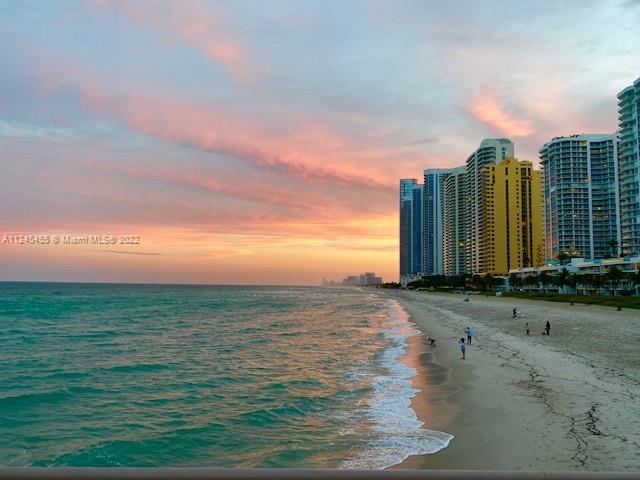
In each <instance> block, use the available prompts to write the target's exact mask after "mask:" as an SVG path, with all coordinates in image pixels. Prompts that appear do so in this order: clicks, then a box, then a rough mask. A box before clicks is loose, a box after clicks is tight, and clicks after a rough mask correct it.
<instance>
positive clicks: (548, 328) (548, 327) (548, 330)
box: [544, 320, 551, 336]
mask: <svg viewBox="0 0 640 480" xmlns="http://www.w3.org/2000/svg"><path fill="white" fill-rule="evenodd" d="M544 331H545V332H547V336H549V332H550V331H551V324H550V323H549V320H547V324H546V325H545V326H544Z"/></svg>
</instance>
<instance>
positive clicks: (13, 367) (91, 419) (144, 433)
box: [0, 283, 451, 469]
mask: <svg viewBox="0 0 640 480" xmlns="http://www.w3.org/2000/svg"><path fill="white" fill-rule="evenodd" d="M415 334H417V331H416V330H415V328H414V327H413V325H412V324H410V323H409V322H408V320H407V316H406V314H405V313H404V311H403V310H402V309H401V307H400V306H399V305H398V304H397V303H395V302H394V301H391V300H388V299H385V298H384V297H383V296H381V295H378V294H377V293H376V292H375V291H366V292H360V291H355V290H349V289H320V288H295V287H291V288H289V287H224V286H169V285H115V284H54V283H0V346H1V348H0V465H1V466H22V465H32V466H218V467H313V468H320V467H327V468H373V469H379V468H385V467H388V466H390V465H393V464H397V463H399V462H401V461H402V460H403V459H404V458H406V457H407V456H408V455H410V454H422V453H433V452H435V451H437V450H440V449H441V448H444V447H445V446H446V445H447V443H448V442H449V440H450V439H451V436H450V435H448V434H446V433H443V432H436V431H431V430H427V429H426V428H425V426H423V425H422V424H421V422H419V421H418V419H417V418H416V416H415V413H414V412H413V410H411V408H410V400H411V398H412V397H413V396H414V395H415V393H416V392H415V390H414V389H413V388H412V387H411V380H410V379H411V377H412V376H413V375H414V374H415V372H414V371H413V370H412V369H410V368H408V367H407V366H405V365H404V364H402V362H401V361H400V360H401V358H402V355H403V353H404V350H405V347H406V339H407V337H408V336H411V335H415Z"/></svg>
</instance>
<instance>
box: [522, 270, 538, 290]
mask: <svg viewBox="0 0 640 480" xmlns="http://www.w3.org/2000/svg"><path fill="white" fill-rule="evenodd" d="M524 284H525V285H527V286H528V287H529V292H531V287H533V286H534V285H537V284H538V274H536V273H534V274H531V275H527V276H526V277H525V278H524Z"/></svg>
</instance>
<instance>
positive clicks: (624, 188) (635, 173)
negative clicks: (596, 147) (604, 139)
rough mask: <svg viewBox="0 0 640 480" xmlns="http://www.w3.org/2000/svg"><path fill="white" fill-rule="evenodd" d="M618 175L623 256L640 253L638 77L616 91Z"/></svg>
mask: <svg viewBox="0 0 640 480" xmlns="http://www.w3.org/2000/svg"><path fill="white" fill-rule="evenodd" d="M618 127H619V134H620V143H619V146H618V149H619V152H618V175H619V177H618V178H619V182H620V235H621V247H622V254H623V255H627V256H630V255H638V254H640V78H639V79H638V80H636V81H635V82H634V83H633V85H631V86H629V87H627V88H625V89H624V90H622V91H621V92H620V93H619V94H618Z"/></svg>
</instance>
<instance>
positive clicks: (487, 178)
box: [479, 158, 544, 275]
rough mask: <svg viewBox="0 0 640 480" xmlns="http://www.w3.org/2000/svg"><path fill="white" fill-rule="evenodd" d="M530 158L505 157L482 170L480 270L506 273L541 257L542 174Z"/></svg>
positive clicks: (537, 261) (531, 264)
mask: <svg viewBox="0 0 640 480" xmlns="http://www.w3.org/2000/svg"><path fill="white" fill-rule="evenodd" d="M541 177H542V176H541V172H540V171H539V170H534V169H533V165H532V164H531V162H529V161H518V160H516V159H515V158H508V159H506V160H504V161H502V162H500V163H496V164H490V165H487V166H485V167H484V169H483V170H482V190H483V195H482V197H483V204H482V235H481V237H480V259H479V260H480V261H479V264H480V267H479V268H480V269H479V272H480V273H493V274H497V275H506V274H508V273H509V270H511V269H518V268H524V267H533V266H538V265H541V264H542V262H543V260H544V239H543V198H542V178H541Z"/></svg>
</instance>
